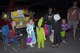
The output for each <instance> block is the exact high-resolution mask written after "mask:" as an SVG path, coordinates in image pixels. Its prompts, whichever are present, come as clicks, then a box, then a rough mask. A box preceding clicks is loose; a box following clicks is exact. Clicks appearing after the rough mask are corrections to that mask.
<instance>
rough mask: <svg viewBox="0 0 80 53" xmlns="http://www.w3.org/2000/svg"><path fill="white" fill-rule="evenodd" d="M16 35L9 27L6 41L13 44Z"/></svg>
mask: <svg viewBox="0 0 80 53" xmlns="http://www.w3.org/2000/svg"><path fill="white" fill-rule="evenodd" d="M15 38H16V35H15V32H14V30H12V28H11V27H10V29H9V33H8V39H9V43H10V44H11V43H13V42H14V41H15Z"/></svg>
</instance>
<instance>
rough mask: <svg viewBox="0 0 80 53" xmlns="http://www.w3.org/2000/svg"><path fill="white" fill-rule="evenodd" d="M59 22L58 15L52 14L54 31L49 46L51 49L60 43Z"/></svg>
mask: <svg viewBox="0 0 80 53" xmlns="http://www.w3.org/2000/svg"><path fill="white" fill-rule="evenodd" d="M59 20H60V15H59V14H58V13H56V14H54V22H53V25H52V29H53V30H52V31H54V35H53V36H54V41H53V43H52V45H51V47H53V48H55V47H58V45H60V43H61V41H62V40H61V36H60V23H59Z"/></svg>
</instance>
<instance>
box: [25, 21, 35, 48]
mask: <svg viewBox="0 0 80 53" xmlns="http://www.w3.org/2000/svg"><path fill="white" fill-rule="evenodd" d="M26 31H27V34H28V37H27V39H26V43H27V45H29V46H31V47H34V46H33V45H34V44H35V43H36V37H35V32H34V22H33V19H29V21H28V23H27V27H26Z"/></svg>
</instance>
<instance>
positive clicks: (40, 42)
mask: <svg viewBox="0 0 80 53" xmlns="http://www.w3.org/2000/svg"><path fill="white" fill-rule="evenodd" d="M42 23H43V17H41V19H39V21H38V27H37V28H36V32H37V42H38V48H41V47H42V48H44V40H45V39H46V38H45V33H44V28H43V27H42Z"/></svg>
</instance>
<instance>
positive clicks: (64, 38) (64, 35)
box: [61, 19, 69, 43]
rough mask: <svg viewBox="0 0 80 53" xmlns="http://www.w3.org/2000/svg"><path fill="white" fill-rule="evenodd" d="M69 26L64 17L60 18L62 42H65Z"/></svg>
mask: <svg viewBox="0 0 80 53" xmlns="http://www.w3.org/2000/svg"><path fill="white" fill-rule="evenodd" d="M68 28H69V26H68V24H67V23H66V20H65V19H62V23H61V36H62V42H64V43H65V42H66V31H67V29H68Z"/></svg>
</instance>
